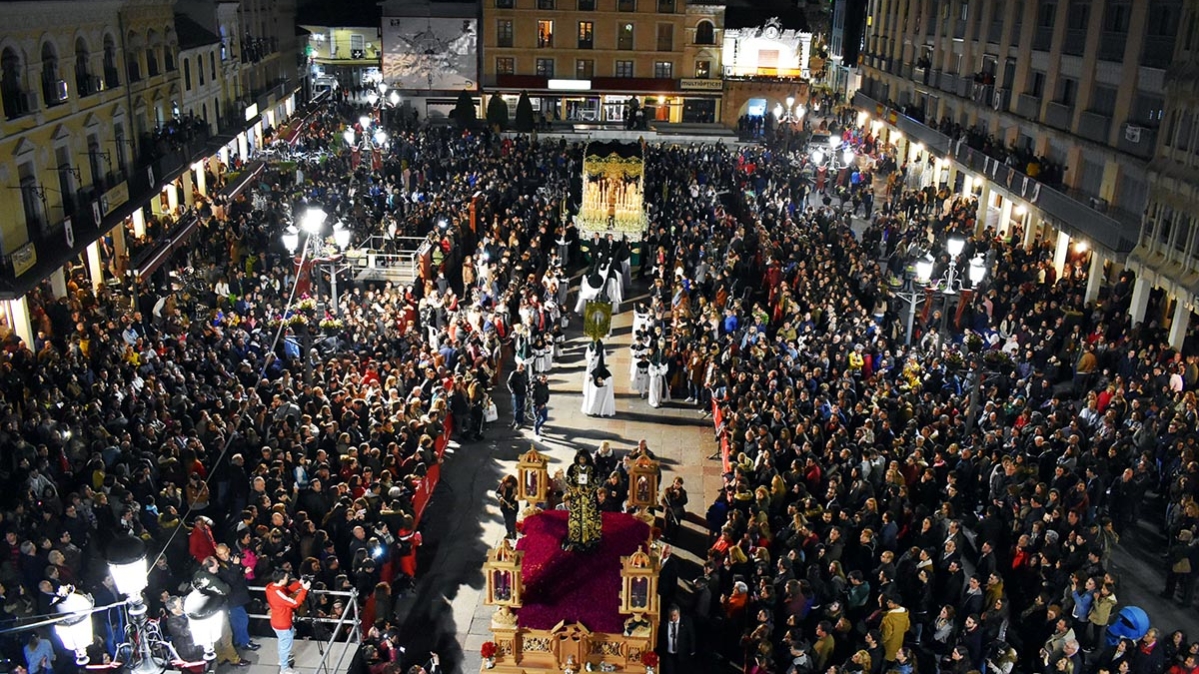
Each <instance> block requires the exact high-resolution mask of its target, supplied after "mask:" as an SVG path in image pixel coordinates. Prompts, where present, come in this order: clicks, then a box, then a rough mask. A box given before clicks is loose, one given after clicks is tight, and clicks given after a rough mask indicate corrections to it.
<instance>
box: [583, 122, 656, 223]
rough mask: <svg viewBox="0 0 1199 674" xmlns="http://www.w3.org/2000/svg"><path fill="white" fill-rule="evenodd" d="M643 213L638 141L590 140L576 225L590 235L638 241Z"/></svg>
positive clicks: (644, 220)
mask: <svg viewBox="0 0 1199 674" xmlns="http://www.w3.org/2000/svg"><path fill="white" fill-rule="evenodd" d="M647 222H648V220H647V218H646V216H645V157H644V148H643V147H642V145H641V144H640V143H607V142H591V143H588V144H587V147H586V148H584V149H583V195H582V202H581V203H580V204H579V213H578V215H576V216H575V226H576V227H578V229H579V236H580V238H582V239H583V240H584V241H587V240H590V239H591V238H592V236H593V235H596V234H598V235H599V236H607V235H608V234H611V235H612V236H613V238H614V239H622V238H623V239H625V240H626V241H629V242H630V243H633V242H638V241H641V237H642V236H643V235H644V233H645V228H646V225H647Z"/></svg>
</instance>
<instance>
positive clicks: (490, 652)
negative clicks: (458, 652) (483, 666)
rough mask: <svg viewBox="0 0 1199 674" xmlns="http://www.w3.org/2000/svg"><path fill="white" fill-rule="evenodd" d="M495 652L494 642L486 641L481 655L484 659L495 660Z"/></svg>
mask: <svg viewBox="0 0 1199 674" xmlns="http://www.w3.org/2000/svg"><path fill="white" fill-rule="evenodd" d="M495 651H496V648H495V642H494V641H484V642H483V646H482V648H480V649H479V655H482V656H483V658H484V659H486V658H494V657H495Z"/></svg>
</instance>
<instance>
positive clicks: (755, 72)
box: [721, 3, 813, 126]
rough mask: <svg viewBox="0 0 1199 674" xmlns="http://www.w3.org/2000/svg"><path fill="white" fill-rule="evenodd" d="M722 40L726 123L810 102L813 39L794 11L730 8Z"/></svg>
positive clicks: (762, 6)
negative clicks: (788, 104)
mask: <svg viewBox="0 0 1199 674" xmlns="http://www.w3.org/2000/svg"><path fill="white" fill-rule="evenodd" d="M725 11H726V20H725V29H724V32H723V35H722V37H721V48H722V52H723V57H722V58H723V61H724V115H723V117H724V122H725V124H727V125H730V126H731V125H735V124H737V123H738V120H741V119H743V118H753V117H765V116H767V115H773V114H775V113H776V112H778V111H783V109H784V108H786V106H787V101H791V103H792V105H793V111H795V110H798V106H799V105H802V102H803V101H807V100H808V95H809V82H810V78H811V71H810V69H809V66H810V63H811V57H812V45H813V35H812V33H811V32H810V31H809V30H808V24H807V17H806V16H805V14H804V12H803V10H802V9H800V8H799V7H797V6H794V5H783V4H779V3H755V4H752V5H751V4H748V3H739V4H734V3H730V4H729V6H728V8H727V9H726V10H725Z"/></svg>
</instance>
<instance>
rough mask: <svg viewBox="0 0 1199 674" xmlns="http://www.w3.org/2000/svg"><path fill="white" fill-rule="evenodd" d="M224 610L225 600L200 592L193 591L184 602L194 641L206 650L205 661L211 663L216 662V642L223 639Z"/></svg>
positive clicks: (184, 611) (184, 609)
mask: <svg viewBox="0 0 1199 674" xmlns="http://www.w3.org/2000/svg"><path fill="white" fill-rule="evenodd" d="M224 608H225V601H224V600H223V599H221V598H220V597H215V596H213V595H208V594H204V593H203V592H201V591H199V590H192V591H191V592H190V593H189V594H188V595H187V597H185V598H184V600H183V613H184V615H186V616H187V622H188V626H189V627H191V636H192V641H193V642H195V643H196V645H198V646H202V647H203V648H204V659H205V660H207V661H209V662H212V661H213V660H216V642H217V641H220V639H221V630H222V629H223V628H224V622H225V614H224Z"/></svg>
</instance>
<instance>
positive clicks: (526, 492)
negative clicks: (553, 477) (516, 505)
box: [516, 446, 550, 504]
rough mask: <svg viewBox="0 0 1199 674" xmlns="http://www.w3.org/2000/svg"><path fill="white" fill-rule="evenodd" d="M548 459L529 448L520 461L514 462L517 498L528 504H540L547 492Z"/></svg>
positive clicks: (533, 448)
mask: <svg viewBox="0 0 1199 674" xmlns="http://www.w3.org/2000/svg"><path fill="white" fill-rule="evenodd" d="M548 465H549V457H547V456H546V455H544V454H542V453H541V452H539V451H537V448H535V447H532V446H530V447H529V451H527V452H525V453H524V455H523V456H521V457H520V460H519V461H517V462H516V472H517V479H518V481H519V484H518V485H517V496H518V497H519V498H520V499H521V500H522V501H528V502H529V503H530V504H534V503H542V502H544V501H545V498H546V494H547V493H548V492H549V483H550V475H549V470H548V469H547V468H546V466H548Z"/></svg>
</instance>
